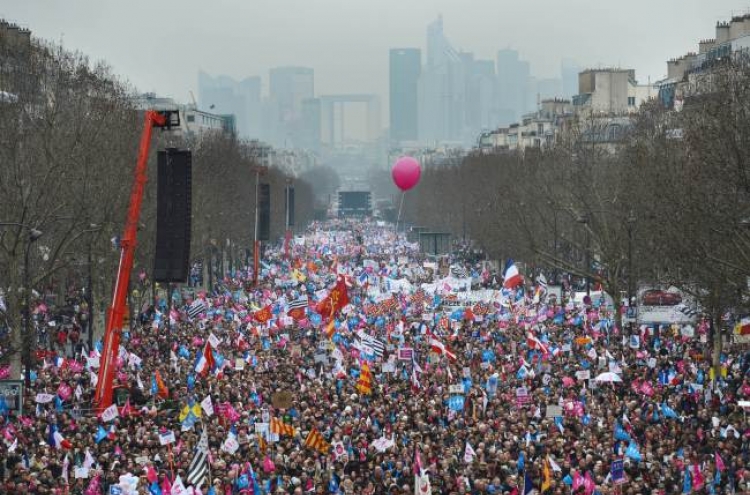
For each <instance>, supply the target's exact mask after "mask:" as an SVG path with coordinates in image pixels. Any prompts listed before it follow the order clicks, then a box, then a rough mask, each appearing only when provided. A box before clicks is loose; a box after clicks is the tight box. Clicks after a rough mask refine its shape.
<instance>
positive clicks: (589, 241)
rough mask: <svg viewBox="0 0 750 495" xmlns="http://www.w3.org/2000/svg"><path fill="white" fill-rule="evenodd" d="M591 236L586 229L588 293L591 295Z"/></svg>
mask: <svg viewBox="0 0 750 495" xmlns="http://www.w3.org/2000/svg"><path fill="white" fill-rule="evenodd" d="M590 272H591V236H590V234H589V229H588V228H587V229H586V295H587V296H591V273H590Z"/></svg>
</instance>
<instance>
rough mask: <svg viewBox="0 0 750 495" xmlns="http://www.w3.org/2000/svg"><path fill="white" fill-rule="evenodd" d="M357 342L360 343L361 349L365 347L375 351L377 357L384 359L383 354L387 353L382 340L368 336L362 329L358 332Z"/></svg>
mask: <svg viewBox="0 0 750 495" xmlns="http://www.w3.org/2000/svg"><path fill="white" fill-rule="evenodd" d="M357 340H358V341H359V346H360V348H361V346H363V345H364V346H367V347H369V348H370V349H372V350H373V352H374V354H375V355H376V356H377V357H379V358H382V357H383V354H384V353H385V343H384V342H383V341H382V340H380V339H377V338H375V337H372V336H370V335H367V334H366V333H365V332H364V330H361V329H360V330H359V331H358V332H357Z"/></svg>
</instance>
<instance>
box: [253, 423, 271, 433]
mask: <svg viewBox="0 0 750 495" xmlns="http://www.w3.org/2000/svg"><path fill="white" fill-rule="evenodd" d="M268 428H269V423H255V433H260V434H263V433H266V432H267V431H268Z"/></svg>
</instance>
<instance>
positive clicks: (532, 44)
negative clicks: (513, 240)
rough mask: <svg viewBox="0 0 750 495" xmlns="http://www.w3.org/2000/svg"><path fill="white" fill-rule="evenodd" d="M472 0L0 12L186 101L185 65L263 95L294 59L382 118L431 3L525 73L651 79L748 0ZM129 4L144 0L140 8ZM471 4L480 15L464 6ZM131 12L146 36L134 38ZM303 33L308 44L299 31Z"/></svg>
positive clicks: (470, 45) (470, 39)
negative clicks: (518, 62)
mask: <svg viewBox="0 0 750 495" xmlns="http://www.w3.org/2000/svg"><path fill="white" fill-rule="evenodd" d="M475 3H476V5H474V4H472V8H471V9H467V8H461V7H459V6H457V5H456V4H455V2H449V1H434V2H419V3H418V5H412V4H408V5H403V4H401V3H397V2H395V1H390V0H386V1H384V2H378V3H368V2H340V1H335V0H320V1H319V2H315V4H314V5H308V4H302V3H299V2H295V1H292V0H282V1H278V2H270V1H264V0H261V1H259V2H253V4H252V5H247V4H246V3H245V2H237V1H231V0H225V1H224V2H222V3H221V4H220V5H217V6H208V5H206V4H204V3H202V2H196V3H191V2H181V3H180V9H174V6H173V5H169V4H168V2H167V4H166V5H162V4H159V5H152V4H151V3H149V4H146V3H145V2H141V1H140V0H134V2H131V3H130V4H129V5H128V7H127V9H117V8H108V9H107V11H106V12H105V11H104V10H103V9H102V8H101V7H100V6H99V4H98V3H95V2H93V0H74V1H72V2H67V3H66V4H65V5H64V6H63V5H61V4H59V3H58V2H53V1H51V0H41V1H39V2H24V1H20V0H6V1H5V2H4V5H3V7H0V15H2V16H3V17H5V18H6V19H8V20H10V21H12V22H16V23H19V24H20V25H22V26H28V27H29V28H31V29H32V30H33V31H34V34H35V35H36V36H39V37H40V38H43V39H48V40H51V41H56V42H59V41H62V42H63V44H64V46H65V47H67V48H69V49H74V50H80V51H82V52H83V53H86V54H87V55H89V56H90V57H91V58H92V60H104V61H106V62H107V63H108V64H110V65H111V66H112V67H113V70H114V72H115V73H116V74H118V75H121V76H122V77H124V78H125V79H127V80H129V81H130V82H131V83H132V84H133V85H134V86H136V87H137V89H138V90H139V91H142V92H147V91H153V92H156V93H158V94H160V95H165V96H172V97H174V98H176V99H178V100H180V101H188V99H189V92H190V91H193V92H194V93H196V94H197V89H198V84H197V78H196V74H197V73H198V71H199V70H203V71H205V72H207V73H209V74H211V75H212V76H218V75H222V74H224V75H228V76H230V77H232V78H233V79H235V80H238V81H241V80H243V79H246V78H251V77H257V76H259V77H261V80H262V89H261V91H262V95H263V96H266V95H268V92H269V82H268V76H267V75H268V73H269V71H270V69H271V68H273V67H282V66H304V67H310V68H313V69H314V70H315V92H316V94H347V93H375V94H378V95H379V96H380V97H381V98H382V99H383V103H384V105H383V108H384V111H385V113H384V122H387V121H388V120H387V112H388V106H389V105H388V96H389V95H388V88H389V73H388V67H389V50H390V49H391V48H401V47H403V48H411V47H413V48H418V49H421V50H422V51H423V53H424V51H425V50H426V48H427V46H426V39H425V27H426V26H427V25H428V24H429V23H431V22H433V21H434V19H435V18H436V17H437V16H438V15H439V14H441V13H442V15H443V18H444V23H445V31H446V35H447V37H448V38H449V39H450V40H451V42H452V43H453V44H454V45H455V48H456V50H458V51H459V52H470V53H473V54H474V55H475V56H476V58H477V59H487V60H489V59H495V57H496V55H497V52H498V51H499V50H502V49H506V48H511V49H513V50H516V51H518V52H519V54H520V57H521V59H522V60H524V61H527V62H529V64H530V74H531V76H532V77H534V78H535V79H537V80H549V79H554V78H559V77H560V71H561V65H562V63H563V61H564V60H565V59H574V60H575V61H576V63H577V65H578V66H580V67H581V68H587V67H597V66H614V67H624V68H633V69H635V70H636V75H637V77H638V78H639V80H641V81H644V82H645V81H646V80H648V79H649V78H650V79H651V81H652V82H653V81H655V80H657V79H660V78H662V77H663V76H666V61H667V60H668V59H670V58H673V57H678V56H680V55H682V54H683V53H684V52H685V47H691V46H693V44H694V42H695V40H696V39H702V38H708V37H711V35H712V30H713V27H714V24H715V22H716V21H719V20H726V19H727V18H728V17H729V16H731V15H732V14H738V13H742V12H745V11H746V10H747V8H748V4H747V3H746V2H741V1H735V0H725V1H721V2H712V3H711V4H710V5H708V4H707V3H706V2H700V1H698V0H696V1H688V2H676V1H668V2H663V3H661V2H660V3H658V4H656V5H653V3H648V2H645V1H634V2H631V3H629V4H628V5H627V6H623V7H622V8H618V7H611V6H602V5H601V4H600V3H599V2H593V1H589V0H573V1H570V2H564V3H561V2H552V1H549V2H541V3H540V4H539V5H538V8H536V9H533V10H532V9H530V8H527V7H522V6H518V5H503V4H501V3H499V2H491V1H488V0H477V2H475ZM139 4H142V5H143V7H144V9H145V8H146V6H147V8H148V12H149V15H148V16H143V15H142V12H143V9H140V8H138V5H139ZM82 9H86V12H88V13H90V12H94V13H96V15H97V16H98V22H93V23H92V22H91V21H87V22H86V23H81V22H80V21H79V20H78V19H77V18H76V17H77V16H76V12H77V11H80V10H82ZM479 9H481V11H482V12H483V15H482V16H477V15H475V12H476V11H478V10H479ZM576 12H579V13H580V12H585V13H586V16H587V21H588V22H587V26H586V29H581V28H578V29H571V28H570V26H572V25H573V21H574V19H575V18H576V15H577V14H576ZM644 14H648V15H644ZM165 19H166V20H167V21H166V22H165ZM672 19H675V20H677V19H679V20H680V22H679V23H677V22H674V21H672ZM136 22H137V23H138V25H139V27H140V28H141V29H139V31H140V32H144V33H151V34H150V36H138V37H134V36H133V35H132V25H133V24H134V23H136ZM60 26H65V28H64V29H62V30H61V29H60ZM292 34H293V36H292ZM304 39H307V40H309V42H308V43H304V42H301V41H300V40H304ZM155 47H163V48H162V49H163V50H164V52H165V53H168V54H169V57H156V56H153V53H154V48H155ZM244 53H246V54H247V55H242V56H241V57H240V58H238V55H240V54H244Z"/></svg>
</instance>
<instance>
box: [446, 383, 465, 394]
mask: <svg viewBox="0 0 750 495" xmlns="http://www.w3.org/2000/svg"><path fill="white" fill-rule="evenodd" d="M448 391H449V392H450V393H452V394H463V393H464V386H463V385H451V386H450V387H449V388H448Z"/></svg>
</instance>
